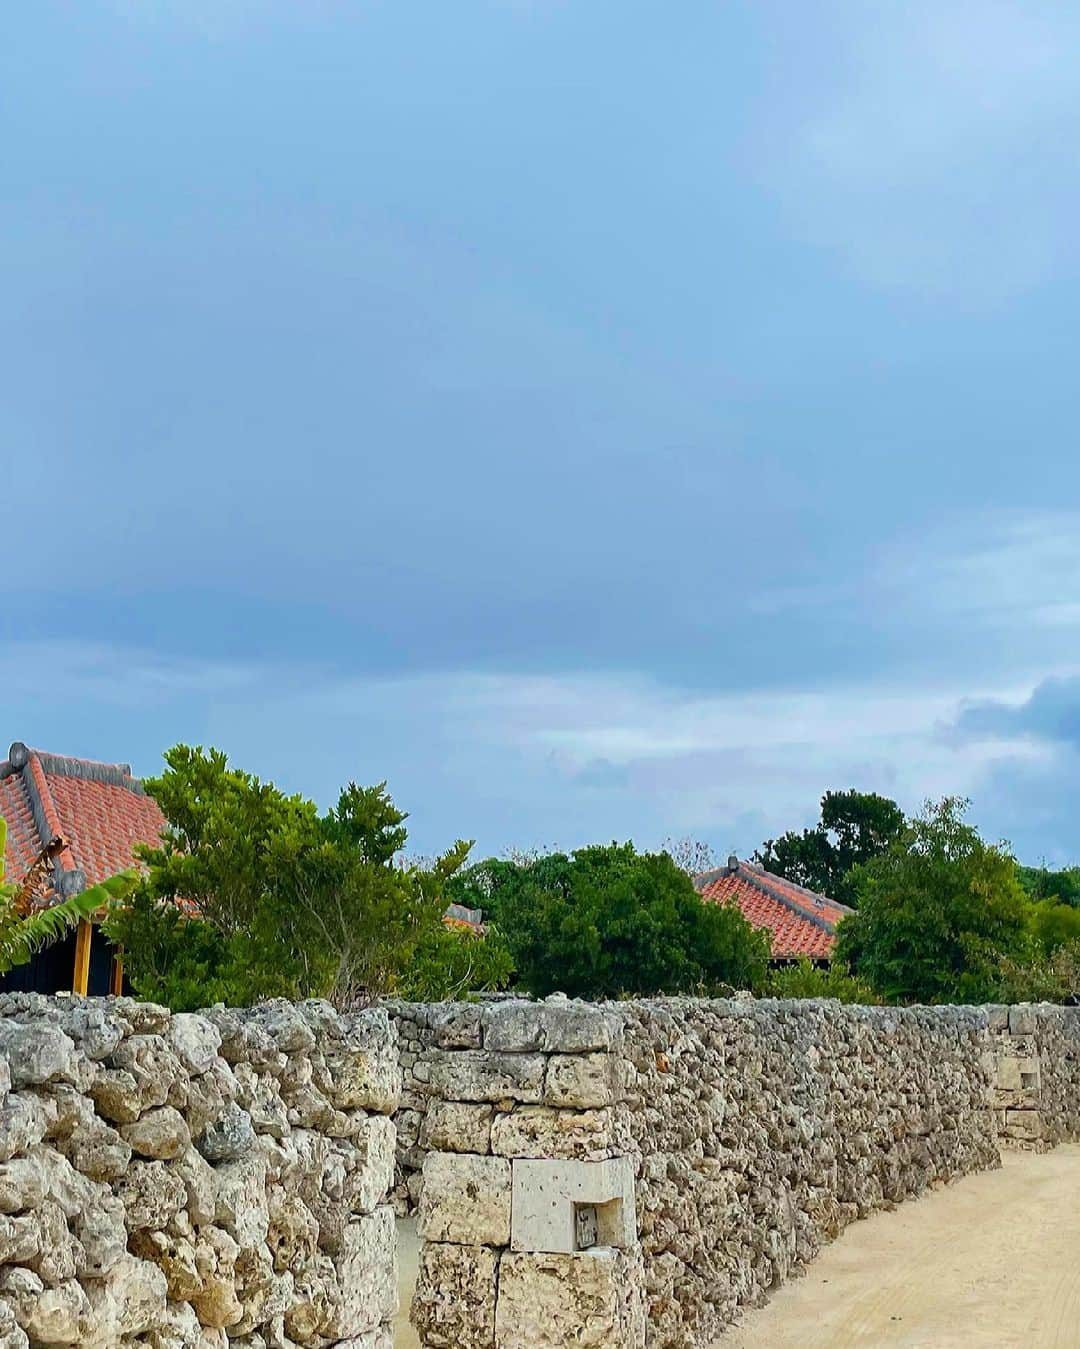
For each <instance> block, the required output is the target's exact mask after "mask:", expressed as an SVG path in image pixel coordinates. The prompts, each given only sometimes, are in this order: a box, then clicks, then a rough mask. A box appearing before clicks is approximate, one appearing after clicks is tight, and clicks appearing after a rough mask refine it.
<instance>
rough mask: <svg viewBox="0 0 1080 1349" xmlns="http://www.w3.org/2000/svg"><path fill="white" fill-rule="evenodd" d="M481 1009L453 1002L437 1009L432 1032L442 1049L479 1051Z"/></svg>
mask: <svg viewBox="0 0 1080 1349" xmlns="http://www.w3.org/2000/svg"><path fill="white" fill-rule="evenodd" d="M480 1015H481V1009H480V1008H479V1007H476V1006H474V1005H473V1004H472V1003H468V1002H451V1003H447V1004H445V1005H444V1006H441V1007H438V1008H436V1009H435V1011H434V1013H433V1015H432V1018H431V1030H432V1034H433V1038H434V1041H435V1043H436V1044H437V1045H438V1046H439V1048H440V1049H479V1048H480V1044H481V1034H482V1032H481V1028H480Z"/></svg>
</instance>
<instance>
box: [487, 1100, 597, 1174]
mask: <svg viewBox="0 0 1080 1349" xmlns="http://www.w3.org/2000/svg"><path fill="white" fill-rule="evenodd" d="M615 1134H616V1127H615V1114H614V1111H613V1110H611V1109H602V1110H557V1109H555V1108H554V1107H552V1106H547V1105H525V1106H522V1107H521V1108H520V1109H518V1110H514V1111H512V1112H511V1113H510V1114H508V1115H496V1116H495V1120H494V1122H493V1124H492V1126H491V1151H492V1152H494V1153H495V1154H496V1155H497V1156H500V1157H548V1158H567V1159H575V1160H578V1161H600V1160H602V1159H603V1158H605V1157H608V1156H610V1155H611V1153H612V1151H613V1150H614V1149H615V1147H616V1138H615Z"/></svg>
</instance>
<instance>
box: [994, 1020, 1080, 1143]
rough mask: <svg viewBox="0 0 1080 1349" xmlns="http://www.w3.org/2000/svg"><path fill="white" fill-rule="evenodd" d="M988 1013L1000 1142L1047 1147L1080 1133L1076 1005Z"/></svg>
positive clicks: (1079, 1032) (1079, 1028)
mask: <svg viewBox="0 0 1080 1349" xmlns="http://www.w3.org/2000/svg"><path fill="white" fill-rule="evenodd" d="M987 1013H988V1017H989V1022H990V1033H991V1040H992V1043H993V1053H994V1065H995V1080H994V1086H993V1092H992V1101H993V1106H994V1110H995V1114H996V1117H997V1127H998V1135H999V1137H1000V1138H1001V1141H1002V1142H1003V1143H1005V1144H1007V1145H1008V1146H1010V1147H1020V1148H1031V1149H1035V1150H1038V1151H1045V1150H1046V1149H1048V1148H1052V1147H1054V1146H1055V1144H1057V1143H1062V1142H1065V1141H1066V1140H1069V1139H1077V1138H1080V1007H1055V1006H1052V1005H1050V1004H1048V1003H1040V1004H1037V1005H1031V1004H1024V1005H1022V1006H1017V1007H991V1008H988V1009H987Z"/></svg>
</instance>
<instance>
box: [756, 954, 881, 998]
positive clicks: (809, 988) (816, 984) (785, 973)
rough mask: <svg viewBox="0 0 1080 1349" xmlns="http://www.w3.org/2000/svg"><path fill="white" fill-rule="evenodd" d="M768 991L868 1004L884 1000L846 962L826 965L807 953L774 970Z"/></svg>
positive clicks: (779, 995)
mask: <svg viewBox="0 0 1080 1349" xmlns="http://www.w3.org/2000/svg"><path fill="white" fill-rule="evenodd" d="M767 991H768V993H769V994H770V995H771V996H772V997H774V998H836V999H837V1000H838V1001H839V1002H858V1003H863V1004H866V1005H872V1004H873V1003H877V1002H880V1001H881V998H880V997H879V996H878V995H877V993H875V992H874V990H873V988H871V986H870V985H869V984H868V983H867V981H866V980H865V979H860V978H859V977H858V976H857V975H854V974H852V973H851V971H850V970H849V969H848V968H847V966H846V965H843V964H841V963H840V962H839V961H836V960H834V961H831V962H830V963H829V964H828V965H826V966H824V967H822V966H819V965H815V964H814V963H813V962H812V961H811V960H810V959H809V958H808V957H806V956H800V958H799V959H798V960H796V961H795V962H794V964H791V965H783V966H781V967H780V968H779V969H776V970H773V971H771V972H770V974H769V979H768V985H767Z"/></svg>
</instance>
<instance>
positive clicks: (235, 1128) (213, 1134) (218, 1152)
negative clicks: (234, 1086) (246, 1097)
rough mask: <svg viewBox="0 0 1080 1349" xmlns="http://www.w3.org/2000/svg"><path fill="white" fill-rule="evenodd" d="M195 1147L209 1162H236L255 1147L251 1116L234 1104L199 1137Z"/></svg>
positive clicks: (227, 1107)
mask: <svg viewBox="0 0 1080 1349" xmlns="http://www.w3.org/2000/svg"><path fill="white" fill-rule="evenodd" d="M195 1146H196V1147H197V1148H198V1149H199V1151H200V1152H201V1153H202V1155H203V1156H204V1157H205V1158H206V1160H207V1161H208V1162H232V1161H236V1160H237V1159H238V1158H240V1157H243V1156H245V1155H246V1154H247V1153H249V1152H250V1151H251V1150H252V1148H253V1147H254V1146H255V1129H254V1127H253V1126H252V1123H251V1116H250V1115H249V1114H248V1112H247V1111H246V1110H244V1109H243V1108H242V1107H241V1106H239V1105H237V1104H236V1103H235V1102H233V1103H232V1104H230V1105H228V1106H226V1108H225V1109H224V1110H223V1111H222V1113H221V1116H220V1117H219V1118H218V1119H216V1120H215V1121H214V1122H213V1123H212V1124H211V1125H210V1126H209V1127H208V1128H207V1129H206V1130H205V1131H204V1132H203V1133H201V1134H200V1135H199V1137H198V1138H197V1139H196V1140H195Z"/></svg>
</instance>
